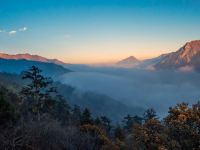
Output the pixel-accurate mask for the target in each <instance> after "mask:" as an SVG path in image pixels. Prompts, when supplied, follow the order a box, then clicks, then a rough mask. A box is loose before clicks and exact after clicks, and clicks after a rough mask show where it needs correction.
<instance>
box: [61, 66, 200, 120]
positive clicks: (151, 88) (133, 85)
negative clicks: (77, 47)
mask: <svg viewBox="0 0 200 150" xmlns="http://www.w3.org/2000/svg"><path fill="white" fill-rule="evenodd" d="M58 80H59V81H61V82H62V83H65V84H68V85H71V86H74V87H76V88H77V89H79V90H81V91H84V92H85V91H92V92H96V93H99V94H105V95H107V96H109V97H112V98H113V99H115V100H116V101H119V102H121V103H123V104H125V105H127V106H134V107H141V108H144V109H147V108H149V107H153V108H154V109H156V110H157V113H158V115H159V116H160V117H162V116H165V115H166V113H167V112H168V108H169V107H170V106H175V105H176V104H177V103H181V102H187V103H189V104H193V103H196V102H197V101H198V100H199V98H200V92H199V89H200V74H199V73H197V72H178V71H149V70H144V69H133V68H129V69H128V68H112V67H110V68H109V67H90V69H88V68H87V70H84V71H83V70H81V71H78V70H77V71H76V72H71V73H67V74H65V75H63V76H61V77H60V78H59V79H58Z"/></svg>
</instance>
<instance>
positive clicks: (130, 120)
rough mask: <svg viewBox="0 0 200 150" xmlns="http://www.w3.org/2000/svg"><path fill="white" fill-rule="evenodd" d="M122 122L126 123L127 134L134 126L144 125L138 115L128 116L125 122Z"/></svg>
mask: <svg viewBox="0 0 200 150" xmlns="http://www.w3.org/2000/svg"><path fill="white" fill-rule="evenodd" d="M122 122H123V123H124V129H126V131H127V132H130V131H131V130H132V128H133V126H134V125H140V124H142V118H141V117H139V116H137V115H135V116H133V117H132V116H130V115H127V116H126V117H124V120H123V121H122Z"/></svg>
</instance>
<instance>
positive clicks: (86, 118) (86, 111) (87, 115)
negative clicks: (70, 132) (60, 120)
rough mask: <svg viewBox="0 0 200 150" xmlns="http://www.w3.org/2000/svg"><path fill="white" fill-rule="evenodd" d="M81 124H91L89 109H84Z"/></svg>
mask: <svg viewBox="0 0 200 150" xmlns="http://www.w3.org/2000/svg"><path fill="white" fill-rule="evenodd" d="M81 124H82V125H83V124H93V120H92V117H91V113H90V111H89V109H87V108H85V109H84V111H83V113H82V116H81Z"/></svg>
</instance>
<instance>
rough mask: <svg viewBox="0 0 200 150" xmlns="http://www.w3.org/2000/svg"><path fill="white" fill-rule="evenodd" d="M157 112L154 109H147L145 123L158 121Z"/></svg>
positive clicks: (144, 115) (144, 116)
mask: <svg viewBox="0 0 200 150" xmlns="http://www.w3.org/2000/svg"><path fill="white" fill-rule="evenodd" d="M156 116H157V115H156V111H155V110H154V109H153V108H150V109H147V110H146V111H145V112H144V114H143V118H144V121H145V122H146V121H148V120H150V119H156Z"/></svg>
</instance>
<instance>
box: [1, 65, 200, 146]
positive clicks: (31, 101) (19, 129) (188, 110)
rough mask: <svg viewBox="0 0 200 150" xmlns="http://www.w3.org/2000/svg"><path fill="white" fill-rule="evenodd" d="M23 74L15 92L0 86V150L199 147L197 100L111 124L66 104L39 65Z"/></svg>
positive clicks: (199, 128)
mask: <svg viewBox="0 0 200 150" xmlns="http://www.w3.org/2000/svg"><path fill="white" fill-rule="evenodd" d="M23 79H24V80H27V81H28V82H26V83H27V85H26V86H23V88H22V90H21V92H20V93H14V92H13V91H11V90H8V89H6V88H4V87H1V88H0V149H2V150H21V149H24V150H45V149H51V150H64V149H67V150H85V149H87V150H180V149H182V150H199V149H200V102H198V103H197V104H194V105H193V106H189V105H188V104H186V103H182V104H178V105H177V106H175V107H171V108H169V112H168V113H169V114H168V115H167V116H166V117H165V118H163V119H158V117H157V115H156V111H155V110H154V109H152V108H150V109H148V110H146V111H145V112H144V115H143V116H142V117H141V116H137V115H133V116H132V115H127V116H125V117H124V119H123V121H122V123H121V124H118V125H115V124H112V122H111V120H110V119H109V118H108V117H107V116H98V117H96V118H95V119H94V118H93V114H92V113H91V111H90V110H89V109H88V108H85V109H83V110H82V109H81V108H80V107H79V106H78V105H75V106H70V105H69V104H68V103H67V101H66V100H65V99H64V98H63V97H62V96H61V95H59V93H58V92H57V91H56V88H54V87H53V86H52V83H53V81H52V80H51V78H47V77H44V76H43V75H42V71H41V70H40V69H39V68H37V67H35V66H33V67H32V68H30V69H29V70H28V71H26V72H24V73H23ZM14 91H15V92H16V91H18V90H14ZM116 113H117V112H116Z"/></svg>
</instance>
